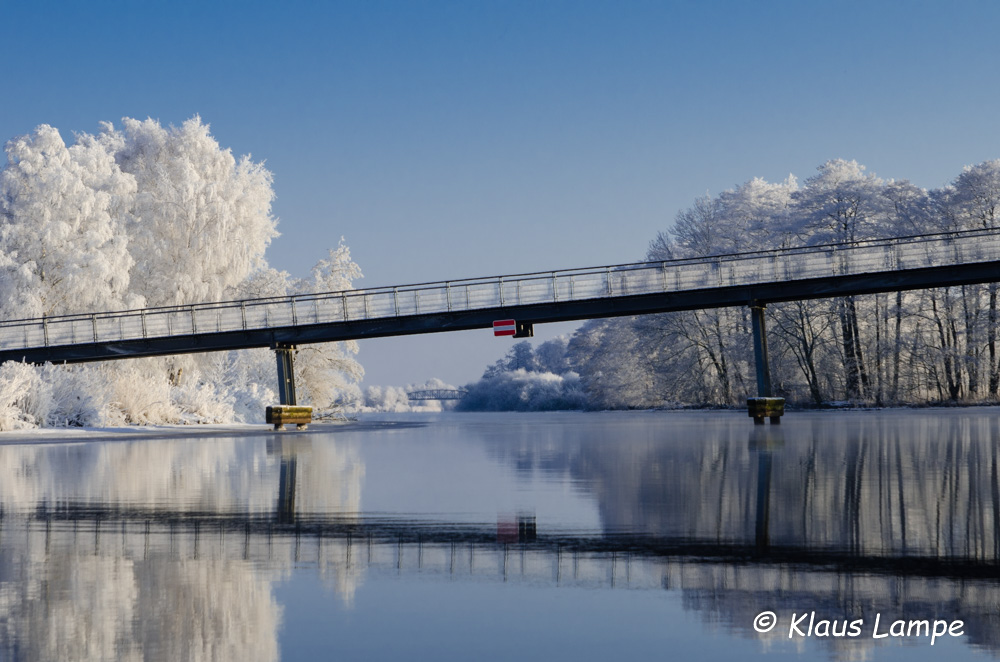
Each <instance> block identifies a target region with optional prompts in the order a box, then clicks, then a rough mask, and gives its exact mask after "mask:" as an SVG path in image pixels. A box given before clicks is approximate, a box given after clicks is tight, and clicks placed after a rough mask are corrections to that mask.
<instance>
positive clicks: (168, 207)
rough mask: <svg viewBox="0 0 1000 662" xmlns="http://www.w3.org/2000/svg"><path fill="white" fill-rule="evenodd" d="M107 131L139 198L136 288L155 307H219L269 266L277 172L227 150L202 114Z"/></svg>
mask: <svg viewBox="0 0 1000 662" xmlns="http://www.w3.org/2000/svg"><path fill="white" fill-rule="evenodd" d="M122 124H123V128H122V129H121V130H115V129H114V128H113V127H112V126H111V125H109V124H106V125H104V134H103V135H102V136H101V138H100V140H101V142H102V143H103V144H106V145H109V146H110V147H111V148H112V149H113V151H114V155H115V159H116V161H117V163H118V165H119V166H120V167H121V169H122V171H123V172H125V173H128V174H130V175H132V176H133V177H134V178H135V181H136V185H137V192H136V196H135V203H134V205H133V214H132V221H131V223H130V225H129V228H128V233H129V236H130V250H131V252H132V256H133V258H134V259H135V267H134V270H133V277H132V280H133V288H134V290H135V291H136V292H137V293H139V294H141V295H142V296H143V297H144V298H145V300H146V304H147V305H150V306H160V305H173V304H181V303H196V302H201V301H218V300H220V299H222V298H223V297H224V295H225V294H226V292H227V290H229V289H230V288H233V287H236V286H237V285H239V284H240V283H241V282H242V281H243V280H244V279H246V278H247V277H248V276H250V275H251V274H252V273H253V272H254V271H257V270H259V269H262V268H264V267H265V261H264V250H265V249H266V248H267V246H268V245H269V244H270V242H271V240H272V239H273V238H274V237H276V236H277V234H278V233H277V230H276V229H275V226H276V220H275V218H274V216H273V215H272V214H271V202H272V200H273V199H274V191H273V189H272V188H271V181H272V175H271V173H270V172H269V171H268V170H267V169H265V168H264V166H263V165H262V164H260V163H255V162H253V161H251V160H250V157H248V156H243V157H241V158H240V159H239V160H237V159H236V158H235V157H233V154H232V152H231V151H230V150H228V149H222V148H221V147H220V146H219V144H218V143H217V142H216V141H215V139H214V138H213V137H212V136H211V135H210V134H209V127H208V125H207V124H204V123H202V121H201V118H200V117H197V116H195V117H193V118H191V119H189V120H187V121H186V122H184V123H183V124H182V125H181V126H180V127H169V128H163V127H162V126H160V124H159V122H156V121H154V120H151V119H147V120H144V121H140V120H135V119H131V118H125V119H124V120H122Z"/></svg>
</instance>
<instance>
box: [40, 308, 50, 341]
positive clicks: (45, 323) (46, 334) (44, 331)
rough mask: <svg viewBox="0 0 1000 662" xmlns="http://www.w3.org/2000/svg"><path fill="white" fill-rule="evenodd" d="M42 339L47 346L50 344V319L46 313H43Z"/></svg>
mask: <svg viewBox="0 0 1000 662" xmlns="http://www.w3.org/2000/svg"><path fill="white" fill-rule="evenodd" d="M42 339H43V340H44V342H45V346H46V347H48V346H49V321H48V320H47V319H46V318H45V313H42Z"/></svg>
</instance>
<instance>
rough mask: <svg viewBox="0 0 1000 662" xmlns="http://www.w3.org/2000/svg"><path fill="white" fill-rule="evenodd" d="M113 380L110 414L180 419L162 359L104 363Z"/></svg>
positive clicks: (126, 419) (147, 421) (137, 420)
mask: <svg viewBox="0 0 1000 662" xmlns="http://www.w3.org/2000/svg"><path fill="white" fill-rule="evenodd" d="M104 369H105V370H106V371H107V374H108V379H109V381H110V383H111V401H110V408H111V412H110V415H111V416H112V417H114V418H117V419H119V420H120V421H121V422H123V423H132V424H135V425H160V424H164V423H174V422H177V421H179V420H180V418H181V416H180V410H179V409H178V408H177V406H176V405H175V404H174V403H173V399H172V398H171V394H170V380H169V378H168V374H167V371H166V369H165V368H164V361H163V359H132V360H130V361H116V362H115V363H109V364H105V366H104Z"/></svg>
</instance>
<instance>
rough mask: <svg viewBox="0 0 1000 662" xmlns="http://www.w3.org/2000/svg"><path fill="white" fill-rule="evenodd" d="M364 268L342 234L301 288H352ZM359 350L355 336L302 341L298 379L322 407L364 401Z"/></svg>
mask: <svg viewBox="0 0 1000 662" xmlns="http://www.w3.org/2000/svg"><path fill="white" fill-rule="evenodd" d="M361 277H362V275H361V268H360V267H359V266H358V265H357V264H356V263H355V262H354V260H352V259H351V251H350V249H349V248H348V247H347V246H346V245H345V244H344V239H343V237H341V239H340V244H339V245H338V246H337V248H336V249H331V250H330V251H329V253H328V255H327V257H326V258H325V259H322V260H320V261H319V262H318V263H316V266H314V267H313V268H312V277H311V278H309V279H305V280H303V281H300V282H299V283H298V284H297V286H296V289H297V290H298V291H299V292H303V293H306V292H309V293H312V292H341V291H344V290H350V289H352V287H353V285H352V283H353V281H354V279H356V278H361ZM357 353H358V343H357V341H355V340H346V341H341V342H330V343H317V344H311V345H302V346H301V347H299V350H298V352H297V353H296V357H295V362H296V363H295V366H296V368H295V370H296V380H297V383H298V384H299V385H300V387H301V389H302V392H303V395H304V397H305V398H307V401H308V402H311V403H312V404H313V406H315V407H318V408H319V409H333V408H338V407H342V406H344V405H346V404H352V403H357V402H360V401H361V399H362V394H361V390H360V389H359V388H358V386H357V383H358V382H359V381H361V379H362V378H363V377H364V374H365V371H364V368H362V367H361V364H360V363H358V361H357V359H355V358H354V357H355V356H356V355H357Z"/></svg>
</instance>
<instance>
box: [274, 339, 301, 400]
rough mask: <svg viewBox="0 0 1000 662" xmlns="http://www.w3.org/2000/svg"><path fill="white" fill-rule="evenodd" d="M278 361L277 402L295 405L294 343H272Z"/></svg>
mask: <svg viewBox="0 0 1000 662" xmlns="http://www.w3.org/2000/svg"><path fill="white" fill-rule="evenodd" d="M271 349H273V350H274V355H275V358H276V359H277V362H278V403H279V404H282V405H297V404H298V402H296V400H295V358H294V357H295V350H296V349H297V348H296V347H295V345H292V344H290V343H283V342H279V343H274V345H272V347H271Z"/></svg>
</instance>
